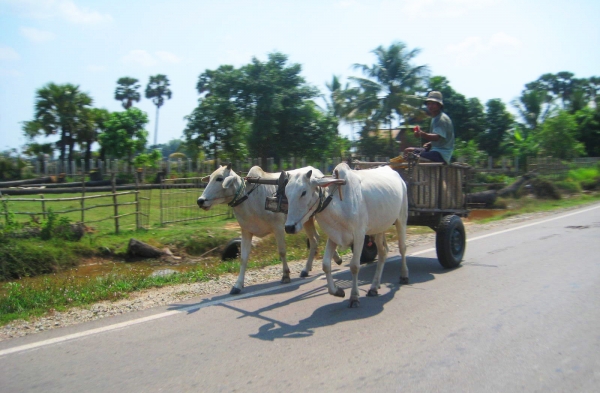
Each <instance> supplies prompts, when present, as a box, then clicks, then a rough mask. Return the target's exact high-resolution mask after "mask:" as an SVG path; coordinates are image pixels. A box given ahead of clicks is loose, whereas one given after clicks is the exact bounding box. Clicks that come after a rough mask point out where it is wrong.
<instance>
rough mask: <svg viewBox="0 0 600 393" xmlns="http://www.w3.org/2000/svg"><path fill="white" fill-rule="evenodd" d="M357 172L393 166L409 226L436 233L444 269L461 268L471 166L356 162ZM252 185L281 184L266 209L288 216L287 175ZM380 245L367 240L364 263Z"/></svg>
mask: <svg viewBox="0 0 600 393" xmlns="http://www.w3.org/2000/svg"><path fill="white" fill-rule="evenodd" d="M353 165H354V169H367V168H371V167H375V166H381V165H390V166H391V167H392V169H394V170H396V171H397V172H398V173H399V174H400V176H401V177H402V179H404V182H405V183H406V185H407V191H408V225H415V226H427V227H430V228H431V229H433V230H434V231H435V232H436V242H435V244H436V252H437V257H438V260H439V262H440V264H441V265H442V266H443V267H445V268H448V269H450V268H454V267H457V266H458V265H460V263H461V261H462V259H463V256H464V253H465V248H466V239H467V237H466V232H465V227H464V225H463V222H462V219H461V218H462V217H468V215H469V210H467V198H466V186H467V175H468V171H469V170H470V167H469V166H467V165H460V164H450V165H446V164H442V163H434V162H431V163H417V162H416V161H414V160H410V161H408V162H402V163H395V162H361V161H354V162H353ZM246 181H247V182H249V183H260V184H274V185H278V191H277V193H276V194H275V195H273V196H272V197H270V198H267V200H266V201H265V209H267V210H270V211H274V212H282V213H287V199H286V197H285V183H286V178H285V172H282V176H281V177H280V178H279V179H277V180H267V179H261V178H246ZM376 257H377V246H376V245H375V243H374V242H373V241H371V239H365V245H364V247H363V250H362V253H361V262H372V261H373V260H375V258H376Z"/></svg>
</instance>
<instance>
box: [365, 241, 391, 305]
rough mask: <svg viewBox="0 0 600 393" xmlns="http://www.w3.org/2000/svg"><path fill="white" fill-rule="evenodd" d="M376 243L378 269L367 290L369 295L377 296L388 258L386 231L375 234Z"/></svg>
mask: <svg viewBox="0 0 600 393" xmlns="http://www.w3.org/2000/svg"><path fill="white" fill-rule="evenodd" d="M375 244H376V245H377V269H376V270H375V275H374V276H373V282H372V283H371V289H369V292H367V296H377V295H379V293H378V292H377V290H378V289H379V288H380V287H381V274H382V273H383V267H384V266H385V261H386V260H387V253H388V249H387V244H386V241H385V233H378V234H377V235H375Z"/></svg>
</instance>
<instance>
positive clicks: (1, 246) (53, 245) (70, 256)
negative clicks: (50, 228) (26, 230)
mask: <svg viewBox="0 0 600 393" xmlns="http://www.w3.org/2000/svg"><path fill="white" fill-rule="evenodd" d="M77 261H78V257H77V255H75V254H74V253H73V252H72V251H71V249H70V248H69V247H65V245H64V241H62V240H59V241H47V242H43V243H40V241H39V240H37V239H15V238H12V237H8V236H6V235H3V236H2V237H0V281H4V280H10V279H18V278H22V277H33V276H37V275H40V274H48V273H54V272H57V271H59V270H62V269H65V268H67V267H72V266H76V265H77Z"/></svg>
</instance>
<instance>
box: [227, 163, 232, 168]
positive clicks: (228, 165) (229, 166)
mask: <svg viewBox="0 0 600 393" xmlns="http://www.w3.org/2000/svg"><path fill="white" fill-rule="evenodd" d="M227 169H229V170H231V162H230V163H229V164H227Z"/></svg>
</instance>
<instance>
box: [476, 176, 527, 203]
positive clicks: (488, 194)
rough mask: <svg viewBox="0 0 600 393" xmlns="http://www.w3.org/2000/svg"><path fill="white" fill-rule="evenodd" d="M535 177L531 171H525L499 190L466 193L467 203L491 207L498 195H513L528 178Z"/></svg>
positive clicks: (503, 196)
mask: <svg viewBox="0 0 600 393" xmlns="http://www.w3.org/2000/svg"><path fill="white" fill-rule="evenodd" d="M534 177H535V174H533V173H526V174H525V175H523V176H521V177H520V178H518V179H517V180H516V181H515V182H514V183H513V184H511V185H509V186H507V187H504V188H503V189H501V190H487V191H481V192H474V193H471V194H467V203H469V204H482V205H484V206H485V207H492V206H493V205H494V203H496V199H497V198H498V197H502V198H505V197H513V198H514V197H515V196H516V195H517V191H519V188H521V186H522V185H523V184H524V183H525V182H527V181H528V180H530V179H532V178H534Z"/></svg>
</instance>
